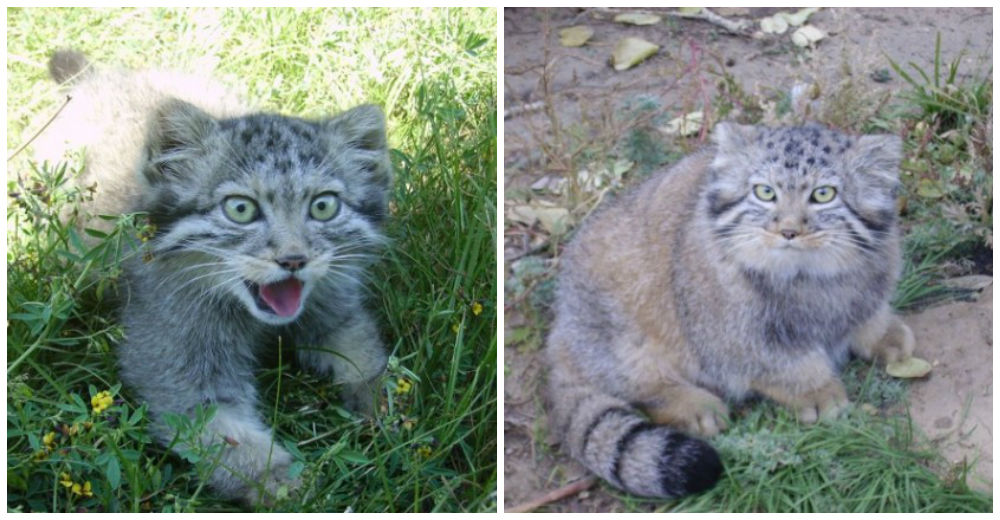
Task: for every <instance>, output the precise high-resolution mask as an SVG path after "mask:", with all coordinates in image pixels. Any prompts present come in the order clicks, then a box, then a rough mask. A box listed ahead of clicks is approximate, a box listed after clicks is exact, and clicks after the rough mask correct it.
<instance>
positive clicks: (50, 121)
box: [7, 95, 73, 162]
mask: <svg viewBox="0 0 1000 520" xmlns="http://www.w3.org/2000/svg"><path fill="white" fill-rule="evenodd" d="M72 100H73V96H70V95H67V96H66V101H63V104H62V106H61V107H59V110H56V113H55V114H52V117H50V118H49V120H48V121H46V122H45V125H44V126H42V127H41V128H39V129H38V131H37V132H35V135H33V136H31V137H30V138H29V139H28V140H27V141H25V142H24V144H22V145H21V146H20V148H18V149H17V150H14V153H12V154H10V156H9V157H7V162H10V160H11V159H13V158H14V157H17V154H19V153H21V151H22V150H24V149H25V148H27V147H28V145H29V144H31V143H32V142H33V141H34V140H35V139H38V136H39V135H41V134H42V132H44V131H45V129H46V128H48V127H49V125H51V124H52V122H53V121H55V120H56V118H57V117H59V114H60V113H61V112H62V111H63V109H64V108H66V105H68V104H69V102H70V101H72Z"/></svg>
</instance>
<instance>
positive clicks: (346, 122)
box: [326, 105, 387, 152]
mask: <svg viewBox="0 0 1000 520" xmlns="http://www.w3.org/2000/svg"><path fill="white" fill-rule="evenodd" d="M326 128H327V130H329V131H330V132H332V133H335V134H337V136H338V138H339V139H342V140H344V141H345V142H346V143H347V146H350V147H352V148H357V149H359V150H368V151H373V152H374V151H382V150H385V149H386V147H387V142H386V137H385V116H384V115H382V109H381V108H379V107H377V106H375V105H361V106H357V107H354V108H352V109H350V110H348V111H346V112H343V113H341V114H338V115H336V116H334V117H332V118H330V119H328V120H327V121H326Z"/></svg>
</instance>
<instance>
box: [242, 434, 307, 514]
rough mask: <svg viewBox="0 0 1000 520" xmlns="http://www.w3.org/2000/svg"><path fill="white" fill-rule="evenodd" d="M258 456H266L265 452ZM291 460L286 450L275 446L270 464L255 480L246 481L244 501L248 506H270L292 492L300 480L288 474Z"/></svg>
mask: <svg viewBox="0 0 1000 520" xmlns="http://www.w3.org/2000/svg"><path fill="white" fill-rule="evenodd" d="M260 456H262V457H266V454H260ZM263 460H266V459H263ZM292 462H293V460H292V456H291V455H289V454H288V452H286V451H285V450H283V449H281V448H279V447H277V446H275V447H274V451H273V452H272V453H271V461H270V464H269V465H268V466H267V467H266V469H264V470H263V473H262V474H261V475H259V476H258V480H257V481H255V482H249V483H248V486H247V490H246V493H245V498H244V503H245V504H246V505H247V506H248V507H257V506H264V507H272V506H273V505H274V503H275V501H276V500H280V499H283V498H287V497H288V496H290V495H292V494H294V492H295V491H296V490H297V489H298V487H299V486H300V485H301V484H302V482H301V480H300V479H298V478H295V479H293V478H291V476H290V475H289V470H290V469H291V465H292Z"/></svg>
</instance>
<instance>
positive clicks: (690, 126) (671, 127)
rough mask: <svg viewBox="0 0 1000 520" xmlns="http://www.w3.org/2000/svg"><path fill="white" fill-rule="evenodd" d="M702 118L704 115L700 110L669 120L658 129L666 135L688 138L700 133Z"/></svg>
mask: <svg viewBox="0 0 1000 520" xmlns="http://www.w3.org/2000/svg"><path fill="white" fill-rule="evenodd" d="M704 117H705V116H704V113H702V112H701V111H700V110H699V111H697V112H691V113H689V114H684V115H683V116H681V117H676V118H674V119H671V120H670V121H669V122H667V124H665V125H663V126H661V127H660V128H659V129H660V131H661V132H663V133H665V134H668V135H679V136H681V137H689V136H692V135H695V134H697V133H698V132H700V131H701V125H702V122H703V120H704Z"/></svg>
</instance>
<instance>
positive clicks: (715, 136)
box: [712, 121, 760, 153]
mask: <svg viewBox="0 0 1000 520" xmlns="http://www.w3.org/2000/svg"><path fill="white" fill-rule="evenodd" d="M759 131H760V130H759V129H758V128H757V127H755V126H749V125H740V124H736V123H730V122H727V121H723V122H720V123H718V124H716V125H715V129H713V130H712V142H714V143H715V145H716V146H718V147H719V150H720V151H722V152H724V153H731V152H736V151H740V150H743V149H744V148H746V147H747V146H749V145H750V144H752V143H753V142H754V141H755V140H756V139H757V134H758V132H759Z"/></svg>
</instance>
